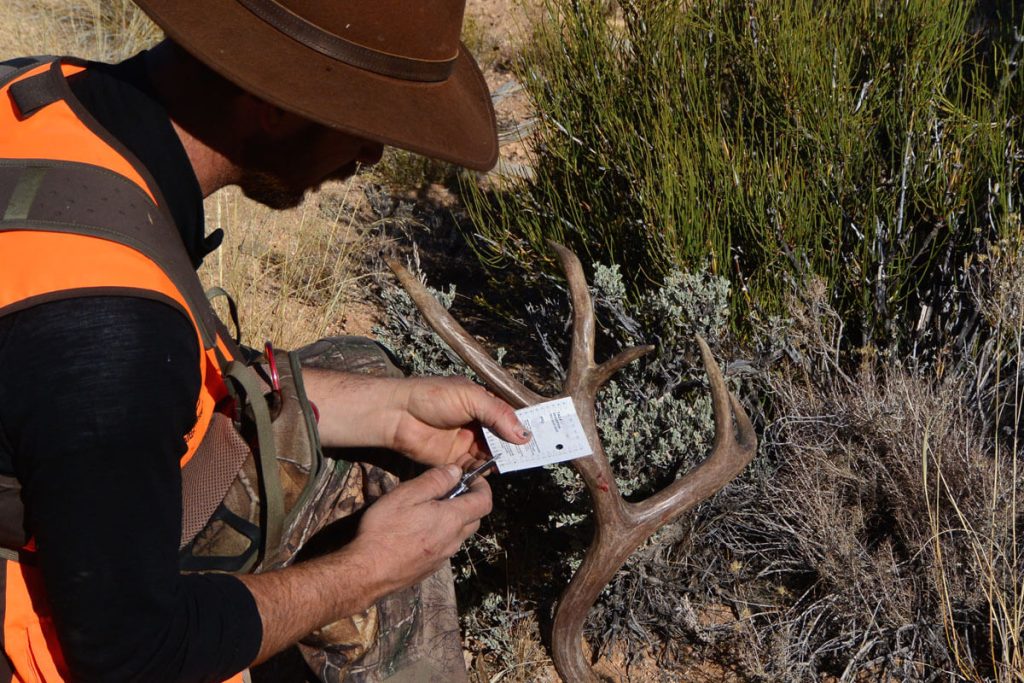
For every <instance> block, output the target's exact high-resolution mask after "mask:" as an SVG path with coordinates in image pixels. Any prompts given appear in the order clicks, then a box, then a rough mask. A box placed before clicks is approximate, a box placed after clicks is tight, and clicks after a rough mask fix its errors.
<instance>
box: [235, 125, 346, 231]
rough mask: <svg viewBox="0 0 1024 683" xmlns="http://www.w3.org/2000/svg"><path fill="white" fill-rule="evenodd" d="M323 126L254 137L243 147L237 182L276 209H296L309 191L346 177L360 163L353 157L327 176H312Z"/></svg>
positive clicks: (247, 191)
mask: <svg viewBox="0 0 1024 683" xmlns="http://www.w3.org/2000/svg"><path fill="white" fill-rule="evenodd" d="M322 134H323V132H322V129H319V128H316V127H312V126H311V127H310V128H308V129H305V130H303V131H300V132H299V133H297V134H296V135H294V136H291V137H289V138H285V139H280V140H273V141H267V140H266V139H262V138H253V139H252V140H250V141H247V143H246V144H245V145H243V147H242V163H241V167H242V173H241V179H240V180H239V182H238V186H239V187H240V188H241V189H242V193H243V194H244V195H245V196H246V197H248V198H249V199H252V200H253V201H256V202H259V203H260V204H262V205H264V206H266V207H268V208H270V209H274V210H278V211H280V210H283V209H294V208H295V207H297V206H299V205H300V204H302V201H303V199H305V197H306V193H307V192H309V191H310V190H316V189H318V188H319V187H320V186H321V185H322V184H323V183H324V182H325V181H327V180H343V179H345V178H349V177H351V176H352V175H354V174H355V172H356V170H357V169H358V164H357V163H356V162H355V161H351V162H349V163H346V164H345V165H343V166H341V167H340V168H337V169H335V170H334V171H332V172H330V173H328V174H327V175H325V176H313V175H311V174H310V171H309V170H308V169H310V168H315V161H316V154H317V148H318V143H319V139H320V136H321V135H322Z"/></svg>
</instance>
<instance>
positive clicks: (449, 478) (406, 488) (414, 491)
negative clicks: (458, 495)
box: [395, 464, 462, 504]
mask: <svg viewBox="0 0 1024 683" xmlns="http://www.w3.org/2000/svg"><path fill="white" fill-rule="evenodd" d="M461 476H462V468H461V467H459V466H458V465H455V464H451V465H445V466H444V467H433V468H431V469H429V470H427V471H426V472H424V473H423V474H421V475H420V476H418V477H416V478H415V479H410V480H409V481H406V482H402V483H401V484H399V486H398V488H396V489H395V492H398V491H401V495H402V497H403V498H406V499H407V500H408V502H410V503H413V504H415V503H423V502H426V501H429V500H437V499H438V498H440V497H441V496H443V495H444V494H446V493H448V492H449V491H451V490H452V488H454V486H455V485H456V484H458V483H459V477H461Z"/></svg>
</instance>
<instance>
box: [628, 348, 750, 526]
mask: <svg viewBox="0 0 1024 683" xmlns="http://www.w3.org/2000/svg"><path fill="white" fill-rule="evenodd" d="M697 344H698V346H699V347H700V354H701V358H702V360H703V361H704V370H705V371H706V372H707V375H708V384H709V386H710V388H711V407H712V411H713V413H714V419H715V440H714V442H713V444H712V446H711V452H710V453H709V454H708V456H707V457H706V458H705V459H704V461H703V462H702V463H701V464H700V465H698V466H697V467H695V468H694V469H692V470H690V471H689V472H688V473H687V474H686V476H684V477H683V478H681V479H679V480H677V481H675V482H674V483H672V484H670V485H669V486H666V487H665V488H664V489H662V490H661V491H659V492H658V493H656V494H654V495H653V496H651V497H650V498H648V499H647V500H643V501H640V502H637V503H631V504H630V505H629V510H630V513H631V515H633V516H634V519H635V520H636V523H637V524H638V525H641V526H650V527H651V528H652V531H653V529H656V528H657V527H659V526H661V525H662V524H666V523H667V522H668V521H669V520H671V519H674V518H676V517H678V516H679V515H681V514H682V513H684V512H686V511H687V510H689V509H690V508H692V507H693V506H694V505H696V504H697V503H700V502H701V501H702V500H705V499H706V498H709V497H710V496H712V495H714V494H715V493H716V492H718V491H719V489H721V488H722V487H723V486H725V485H726V484H728V483H729V482H730V481H732V479H733V478H734V477H735V476H736V475H737V474H739V473H740V472H741V471H743V468H744V467H746V466H747V464H748V463H749V462H750V461H751V460H752V459H753V457H754V454H755V453H756V452H757V435H756V434H755V433H754V427H753V425H752V424H751V422H750V418H749V417H747V413H746V412H745V411H744V410H743V406H742V405H740V402H739V401H738V400H736V397H735V396H733V395H732V394H730V393H729V391H728V389H727V388H726V386H725V379H724V378H723V377H722V371H721V370H720V369H719V368H718V363H716V362H715V359H714V357H713V356H712V355H711V349H709V348H708V345H707V343H706V342H705V341H704V340H703V339H702V338H701V337H700V336H698V337H697ZM734 417H735V420H736V427H735V429H734V428H733V424H732V423H733V418H734Z"/></svg>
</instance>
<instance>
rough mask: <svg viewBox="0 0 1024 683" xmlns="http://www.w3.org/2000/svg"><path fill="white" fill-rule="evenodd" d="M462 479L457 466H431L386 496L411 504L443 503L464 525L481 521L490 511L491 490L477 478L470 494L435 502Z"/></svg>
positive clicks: (460, 469)
mask: <svg viewBox="0 0 1024 683" xmlns="http://www.w3.org/2000/svg"><path fill="white" fill-rule="evenodd" d="M461 476H462V468H460V467H459V466H458V465H445V466H444V467H434V468H432V469H429V470H427V471H426V472H424V473H423V474H421V475H420V476H418V477H416V478H415V479H410V480H409V481H406V482H402V483H401V484H399V486H398V487H397V488H396V489H395V490H394V491H392V492H391V494H389V495H391V496H397V497H400V498H401V499H402V500H404V501H405V502H406V503H407V504H410V505H418V504H421V503H426V502H444V503H445V504H447V505H449V506H450V507H449V508H448V510H449V512H452V513H454V514H456V515H457V516H458V517H459V518H460V519H462V520H463V523H467V522H470V521H472V520H477V519H480V518H481V517H483V516H484V515H486V514H488V513H490V511H491V487H490V486H488V485H487V482H485V481H483V479H481V478H477V480H476V481H474V482H473V483H472V484H471V485H470V488H469V491H467V492H466V493H464V494H462V495H461V496H457V497H456V498H453V499H451V500H450V501H438V499H439V498H442V497H443V496H445V495H446V494H447V493H448V492H449V491H451V490H452V489H453V488H455V486H456V485H457V484H458V483H459V478H460V477H461Z"/></svg>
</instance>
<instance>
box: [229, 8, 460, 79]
mask: <svg viewBox="0 0 1024 683" xmlns="http://www.w3.org/2000/svg"><path fill="white" fill-rule="evenodd" d="M238 3H239V4H241V5H243V6H244V7H245V8H246V9H248V10H249V11H250V12H252V13H253V14H255V15H256V16H257V17H259V18H260V19H262V20H263V21H264V22H266V23H267V24H269V25H270V26H272V27H273V28H274V29H276V30H277V31H279V32H281V33H283V34H285V35H286V36H288V37H289V38H291V39H292V40H296V41H298V42H299V43H302V44H303V45H305V46H306V47H308V48H310V49H312V50H316V51H317V52H319V53H321V54H324V55H327V56H328V57H330V58H331V59H335V60H337V61H339V62H344V63H345V64H348V65H349V66H354V67H357V68H359V69H365V70H367V71H372V72H373V73H375V74H380V75H381V76H390V77H392V78H401V79H403V80H406V81H421V82H424V83H436V82H439V81H444V80H447V78H448V77H449V76H450V75H451V73H452V69H453V68H454V66H455V60H456V58H457V57H458V55H456V57H453V58H451V59H446V60H442V61H430V60H425V59H414V58H411V57H400V56H398V55H392V54H387V53H385V52H378V51H376V50H371V49H370V48H368V47H364V46H362V45H358V44H356V43H353V42H350V41H348V40H345V39H344V38H341V37H339V36H336V35H334V34H333V33H328V32H327V31H324V30H323V29H321V28H320V27H319V26H317V25H316V24H313V23H310V22H309V21H306V20H305V19H303V18H302V17H300V16H299V15H297V14H295V13H294V12H292V11H291V10H289V9H288V8H286V7H282V6H281V5H279V4H277V3H276V2H274V0H238Z"/></svg>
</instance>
